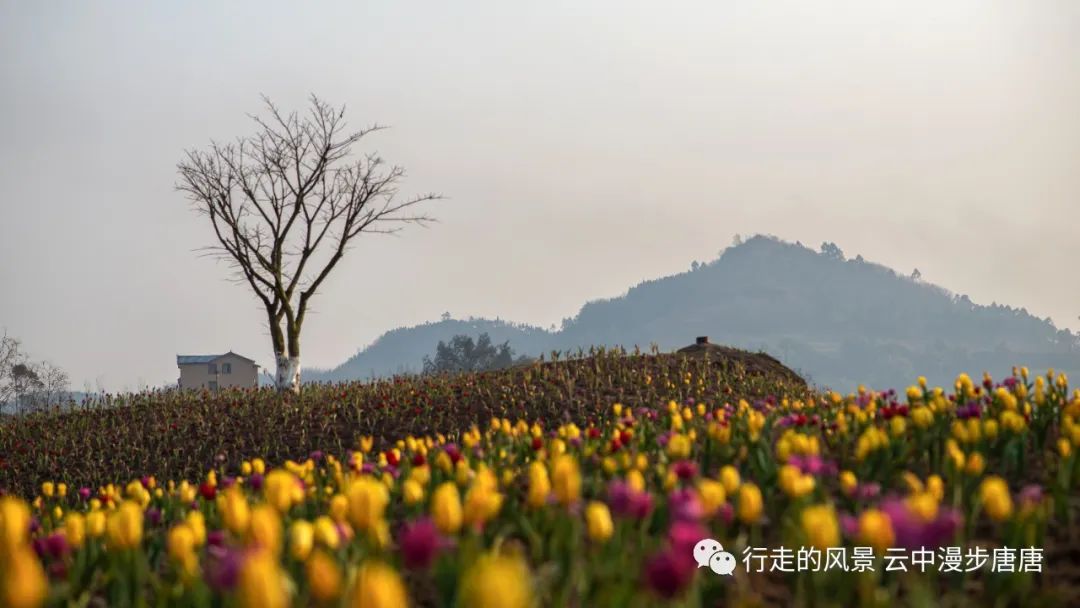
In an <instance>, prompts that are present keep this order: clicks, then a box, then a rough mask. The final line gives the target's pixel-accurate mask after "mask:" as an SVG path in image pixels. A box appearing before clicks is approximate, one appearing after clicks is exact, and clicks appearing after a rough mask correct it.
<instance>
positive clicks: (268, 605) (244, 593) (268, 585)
mask: <svg viewBox="0 0 1080 608" xmlns="http://www.w3.org/2000/svg"><path fill="white" fill-rule="evenodd" d="M274 516H275V517H277V514H276V513H275V514H274ZM252 523H253V524H254V521H253V522H252ZM253 527H254V526H253ZM237 597H238V598H239V600H240V605H241V606H243V607H244V608H285V607H286V606H288V605H289V596H288V592H287V590H286V588H285V574H284V573H283V572H282V571H281V568H280V567H279V566H278V562H277V559H276V558H275V557H274V556H273V555H271V554H269V553H267V552H266V551H256V552H255V553H254V554H252V555H249V556H248V557H247V559H245V560H244V564H243V566H242V567H241V568H240V577H239V580H238V581H237Z"/></svg>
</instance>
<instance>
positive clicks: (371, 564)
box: [349, 561, 409, 608]
mask: <svg viewBox="0 0 1080 608" xmlns="http://www.w3.org/2000/svg"><path fill="white" fill-rule="evenodd" d="M350 600H351V601H350V602H349V606H352V607H353V608H407V607H408V606H409V595H408V593H407V592H406V591H405V584H404V583H402V581H401V576H399V575H398V573H397V572H396V571H395V570H394V569H393V568H391V567H390V566H387V565H386V564H383V563H381V562H375V561H367V562H364V563H363V564H362V565H361V566H360V569H359V570H358V571H357V573H356V583H355V585H354V586H353V590H352V594H351V598H350Z"/></svg>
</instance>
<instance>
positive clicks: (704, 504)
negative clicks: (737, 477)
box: [697, 479, 727, 517]
mask: <svg viewBox="0 0 1080 608" xmlns="http://www.w3.org/2000/svg"><path fill="white" fill-rule="evenodd" d="M697 493H698V500H700V501H701V508H702V511H704V514H705V516H706V517H712V516H713V515H715V514H716V512H717V511H719V510H720V507H721V505H723V504H724V501H726V500H727V492H726V491H725V490H724V484H722V483H720V482H719V481H715V480H712V479H701V480H700V481H698V483H697Z"/></svg>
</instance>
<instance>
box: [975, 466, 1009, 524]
mask: <svg viewBox="0 0 1080 608" xmlns="http://www.w3.org/2000/svg"><path fill="white" fill-rule="evenodd" d="M979 500H981V501H982V506H983V510H984V511H986V514H987V515H989V516H990V518H991V519H993V520H994V521H1004V520H1006V519H1008V518H1009V517H1010V516H1011V515H1012V512H1013V501H1012V495H1011V494H1010V493H1009V484H1007V483H1006V482H1005V480H1004V479H1002V478H1001V477H997V476H996V475H994V476H990V477H987V478H986V479H984V480H983V481H982V483H981V484H979Z"/></svg>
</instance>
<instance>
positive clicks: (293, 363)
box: [274, 353, 300, 394]
mask: <svg viewBox="0 0 1080 608" xmlns="http://www.w3.org/2000/svg"><path fill="white" fill-rule="evenodd" d="M274 358H275V359H276V363H277V374H276V375H275V376H274V386H275V387H277V390H278V392H282V393H294V394H299V393H300V357H290V356H288V355H286V354H284V353H277V354H276V355H275V356H274Z"/></svg>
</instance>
